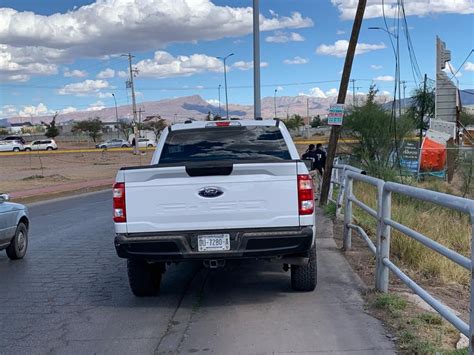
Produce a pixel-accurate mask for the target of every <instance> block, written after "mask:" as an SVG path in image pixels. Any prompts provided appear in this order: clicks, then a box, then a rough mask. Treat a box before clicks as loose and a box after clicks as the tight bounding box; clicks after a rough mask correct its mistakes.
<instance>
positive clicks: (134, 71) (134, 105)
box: [122, 53, 138, 154]
mask: <svg viewBox="0 0 474 355" xmlns="http://www.w3.org/2000/svg"><path fill="white" fill-rule="evenodd" d="M122 56H124V57H128V66H129V69H130V80H129V82H128V83H127V87H130V88H131V89H132V111H133V123H134V126H133V135H134V136H135V146H134V147H133V154H138V136H137V135H138V127H137V102H136V99H135V87H134V85H133V76H134V74H138V70H137V69H132V58H133V55H132V54H131V53H128V54H122Z"/></svg>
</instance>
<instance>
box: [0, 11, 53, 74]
mask: <svg viewBox="0 0 474 355" xmlns="http://www.w3.org/2000/svg"><path fill="white" fill-rule="evenodd" d="M1 12H2V9H1V8H0V32H1V28H2V22H1ZM0 43H2V39H1V36H0ZM53 57H54V56H53V55H52V53H51V52H47V51H42V50H40V49H39V48H34V49H33V50H31V51H27V50H25V48H20V47H13V46H9V45H6V44H0V81H28V80H29V79H30V77H31V76H32V75H53V74H57V72H58V67H57V65H55V64H51V63H50V60H52V59H53Z"/></svg>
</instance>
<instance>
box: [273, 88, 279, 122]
mask: <svg viewBox="0 0 474 355" xmlns="http://www.w3.org/2000/svg"><path fill="white" fill-rule="evenodd" d="M277 91H278V89H275V93H274V94H273V105H274V106H275V116H274V117H275V118H277V98H276V97H277Z"/></svg>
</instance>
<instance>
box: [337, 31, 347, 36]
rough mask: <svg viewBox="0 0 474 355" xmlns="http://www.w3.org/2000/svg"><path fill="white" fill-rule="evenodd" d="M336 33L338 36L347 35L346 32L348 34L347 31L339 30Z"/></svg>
mask: <svg viewBox="0 0 474 355" xmlns="http://www.w3.org/2000/svg"><path fill="white" fill-rule="evenodd" d="M336 34H337V35H338V36H341V35H345V34H346V31H342V30H337V32H336Z"/></svg>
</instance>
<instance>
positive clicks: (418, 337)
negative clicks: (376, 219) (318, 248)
mask: <svg viewBox="0 0 474 355" xmlns="http://www.w3.org/2000/svg"><path fill="white" fill-rule="evenodd" d="M342 232H343V222H342V221H340V220H338V219H336V220H335V221H334V239H335V240H336V244H337V246H338V247H339V248H342V235H343V233H342ZM343 254H344V255H345V257H346V259H347V260H348V261H349V264H350V265H351V267H352V268H353V270H354V271H355V272H356V273H357V274H358V275H359V277H360V278H361V279H362V280H363V281H364V283H365V284H366V285H367V286H368V289H367V292H366V293H365V295H364V297H365V299H366V302H367V308H368V310H369V311H370V312H371V313H372V314H373V315H374V316H376V317H377V318H379V319H380V320H382V321H383V323H384V324H385V325H386V326H387V327H388V328H389V330H390V332H391V334H393V340H394V341H395V342H396V343H397V345H398V347H399V350H400V352H401V353H422V354H425V353H442V354H445V353H456V354H464V353H465V354H467V349H465V350H459V349H457V347H461V348H462V347H463V345H465V343H461V342H460V334H459V331H457V330H456V329H455V328H454V327H453V326H452V325H451V324H449V323H448V322H447V321H445V320H444V319H442V318H441V317H440V316H439V315H438V314H437V313H436V312H435V311H434V310H433V309H431V307H429V305H427V304H426V303H425V302H424V301H423V300H421V299H420V298H419V297H418V296H416V295H414V294H413V293H412V292H411V290H410V289H409V288H408V287H406V286H405V285H404V284H403V283H402V282H401V281H400V280H398V279H397V278H396V277H394V276H393V275H392V274H391V275H390V286H389V293H388V294H381V293H379V292H376V291H375V290H374V282H375V257H374V256H373V255H372V254H371V252H370V250H369V249H368V248H367V246H366V244H365V242H364V241H363V240H362V239H361V238H359V237H358V236H357V235H356V233H355V232H353V237H352V249H351V250H350V251H346V252H344V253H343ZM402 269H404V268H403V266H402ZM404 272H406V273H408V275H409V276H410V277H411V278H412V279H414V280H416V281H417V283H419V284H420V285H421V286H422V287H423V288H424V289H425V290H427V291H428V292H430V293H431V294H432V295H433V296H434V297H436V298H437V299H439V300H440V301H442V302H443V303H445V304H446V305H447V306H448V307H450V308H452V309H453V310H455V312H457V313H458V316H460V317H461V318H463V320H464V321H468V320H469V290H468V289H467V288H465V287H463V286H461V285H459V284H454V283H453V284H448V285H447V284H442V283H441V282H440V281H439V280H433V279H430V280H428V279H423V278H422V277H421V276H420V275H416V274H413V273H410V271H409V270H405V269H404ZM464 340H467V338H466V339H464Z"/></svg>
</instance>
